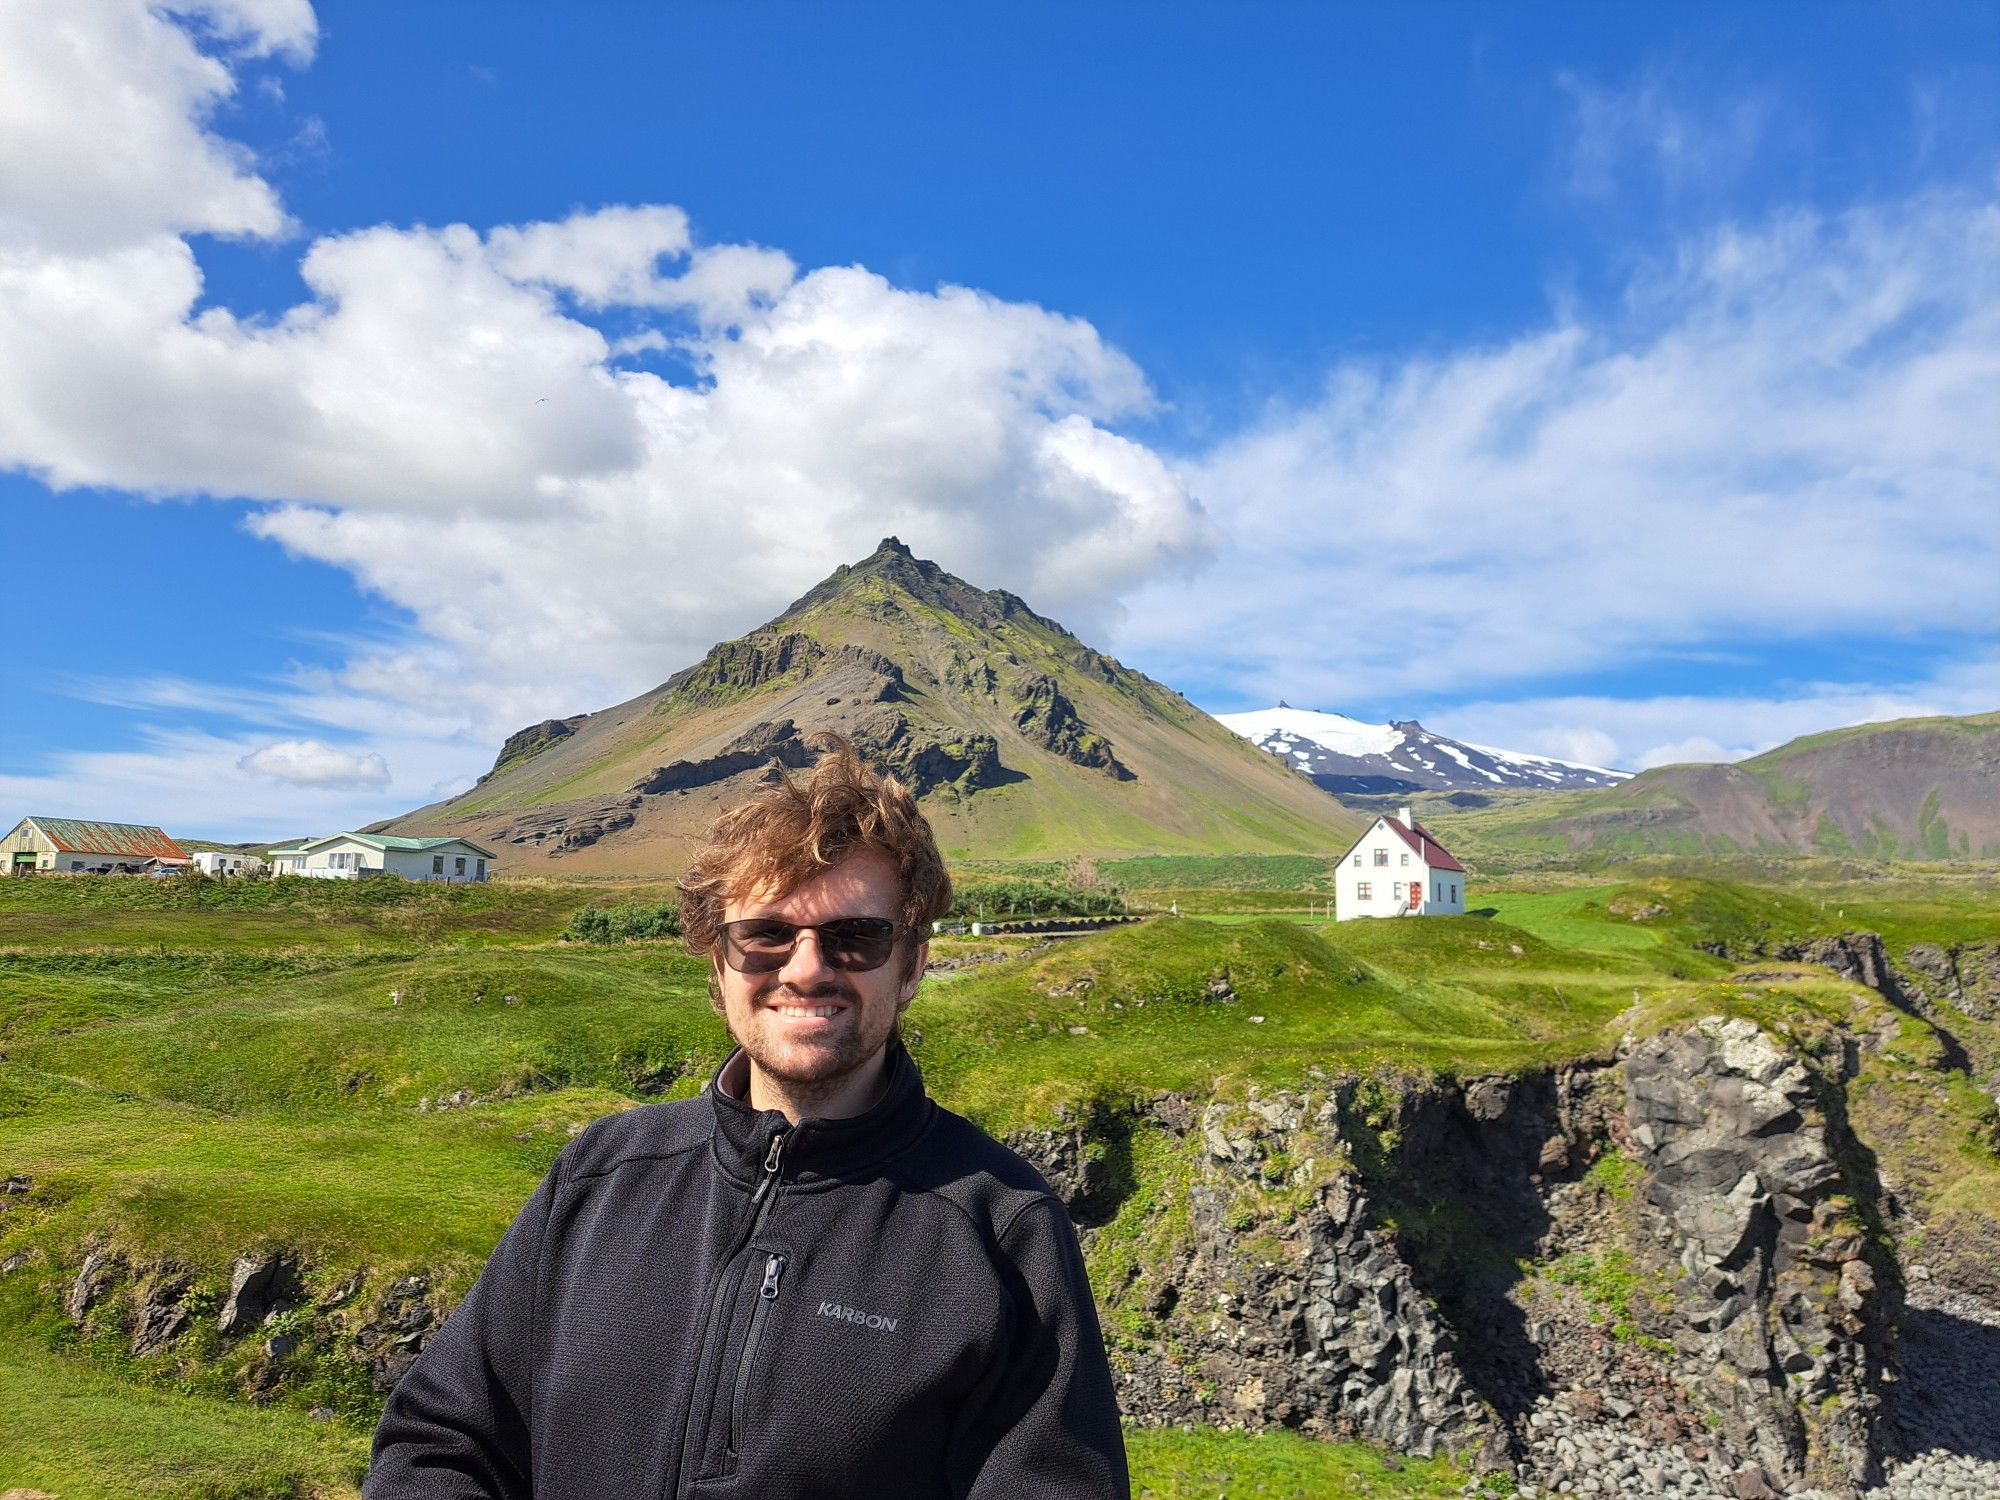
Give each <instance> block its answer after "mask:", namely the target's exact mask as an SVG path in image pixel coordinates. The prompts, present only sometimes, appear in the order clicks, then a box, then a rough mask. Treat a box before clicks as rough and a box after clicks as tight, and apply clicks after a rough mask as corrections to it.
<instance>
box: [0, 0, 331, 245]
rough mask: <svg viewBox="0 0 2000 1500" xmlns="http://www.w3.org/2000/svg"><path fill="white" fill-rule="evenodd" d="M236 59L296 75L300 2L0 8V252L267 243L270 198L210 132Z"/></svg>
mask: <svg viewBox="0 0 2000 1500" xmlns="http://www.w3.org/2000/svg"><path fill="white" fill-rule="evenodd" d="M167 10H172V11H174V12H177V13H178V14H179V16H180V17H181V18H182V20H183V21H185V22H192V23H194V24H195V25H196V26H197V27H198V28H199V29H201V30H203V31H205V32H206V33H207V34H208V35H210V36H211V37H213V38H214V39H216V40H217V41H219V42H220V43H222V44H223V45H224V46H226V47H228V48H230V49H232V50H233V52H234V54H236V55H238V56H240V55H245V54H247V55H252V56H265V55H269V54H273V53H277V54H282V55H284V56H285V57H287V58H288V59H290V60H292V61H294V62H303V61H304V60H305V59H306V58H307V57H309V56H310V55H311V53H312V48H313V43H314V39H315V35H316V29H315V23H314V20H313V14H312V8H311V6H310V5H308V4H306V3H305V0H183V3H179V4H175V5H172V6H169V7H161V6H155V5H149V4H147V3H146V0H92V3H91V4H87V5H78V4H76V3H74V0H11V3H9V4H7V5H5V6H0V241H5V240H12V241H14V242H16V243H17V244H18V243H20V242H23V241H26V242H28V243H31V244H37V245H41V246H45V247H51V248H53V249H56V250H59V251H61V252H65V253H68V254H77V255H90V254H109V253H112V252H115V251H117V250H119V249H120V248H123V247H127V246H130V245H132V244H134V243H137V242H139V241H143V240H144V239H146V238H147V237H149V236H151V235H153V234H156V233H158V232H160V231H162V230H165V231H174V232H182V231H188V232H196V231H198V232H204V233H210V234H225V235H252V236H269V235H274V234H277V233H279V232H280V231H281V230H282V229H283V228H284V227H285V214H284V210H283V208H282V207H281V206H280V204H279V201H278V195H277V194H276V192H274V191H273V190H272V188H271V186H270V184H269V183H267V182H265V181H264V180H263V179H262V178H261V177H259V176H258V175H257V173H256V171H255V170H254V169H253V166H252V163H251V162H250V159H249V153H248V152H246V151H245V150H243V149H242V148H241V147H240V146H237V145H235V144H233V143H231V142H229V141H227V140H225V139H223V138H222V137H220V136H218V135H217V134H215V133H214V132H213V131H211V130H209V129H208V128H206V127H207V121H208V119H209V116H210V115H211V114H212V113H213V112H214V110H215V109H216V107H217V106H218V105H219V104H221V103H222V102H223V101H224V100H226V99H227V98H229V96H230V95H231V94H233V93H234V92H235V90H236V77H235V74H234V72H233V71H232V68H231V66H230V61H229V60H228V59H226V58H222V57H216V56H213V55H209V54H207V53H204V52H203V51H202V50H201V49H200V48H199V47H198V46H197V45H196V41H195V37H194V35H193V34H191V32H190V30H189V28H188V26H187V25H184V24H176V22H175V20H174V19H173V18H171V17H170V16H169V15H167V14H166V13H165V12H166V11H167Z"/></svg>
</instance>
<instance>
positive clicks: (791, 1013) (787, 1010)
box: [771, 1005, 845, 1021]
mask: <svg viewBox="0 0 2000 1500" xmlns="http://www.w3.org/2000/svg"><path fill="white" fill-rule="evenodd" d="M844 1008H845V1007H843V1006H839V1005H774V1006H772V1007H771V1009H772V1010H774V1011H776V1012H777V1013H778V1014H779V1015H781V1016H785V1017H787V1018H789V1019H791V1020H794V1021H805V1020H812V1019H821V1020H824V1019H826V1018H827V1017H830V1016H837V1015H839V1014H840V1012H841V1011H842V1010H843V1009H844Z"/></svg>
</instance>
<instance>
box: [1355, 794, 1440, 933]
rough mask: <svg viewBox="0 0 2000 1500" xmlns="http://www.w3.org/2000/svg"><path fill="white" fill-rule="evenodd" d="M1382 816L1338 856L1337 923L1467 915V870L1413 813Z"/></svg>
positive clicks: (1404, 809) (1406, 810) (1403, 810)
mask: <svg viewBox="0 0 2000 1500" xmlns="http://www.w3.org/2000/svg"><path fill="white" fill-rule="evenodd" d="M1398 811H1399V812H1400V813H1401V816H1400V817H1390V816H1389V815H1388V814H1387V813H1384V814H1383V815H1382V816H1381V817H1379V818H1377V819H1376V820H1375V822H1374V823H1373V824H1372V825H1371V826H1370V827H1369V829H1368V831H1367V832H1366V833H1364V834H1362V835H1361V837H1360V838H1358V839H1356V840H1355V842H1354V847H1353V848H1351V849H1349V850H1348V851H1347V852H1346V853H1345V854H1343V855H1341V857H1340V867H1339V868H1338V869H1337V870H1336V871H1335V872H1334V880H1333V910H1334V919H1335V920H1336V921H1340V922H1350V921H1352V920H1353V919H1354V918H1356V917H1459V916H1463V915H1465V866H1464V865H1462V864H1460V863H1459V862H1458V861H1457V860H1455V859H1453V858H1452V857H1451V855H1450V854H1449V853H1447V852H1446V850H1445V847H1444V845H1443V844H1440V843H1439V842H1438V841H1437V839H1436V838H1435V837H1434V836H1433V835H1432V834H1431V831H1430V830H1429V829H1428V828H1426V827H1424V825H1423V824H1421V823H1419V822H1418V821H1417V820H1416V819H1415V818H1414V817H1413V816H1411V813H1410V810H1409V809H1408V808H1407V807H1405V808H1401V809H1399V810H1398Z"/></svg>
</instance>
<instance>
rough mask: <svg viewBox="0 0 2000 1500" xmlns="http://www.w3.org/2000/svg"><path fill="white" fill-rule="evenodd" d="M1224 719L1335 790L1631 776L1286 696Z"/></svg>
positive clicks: (1604, 781) (1552, 783) (1607, 782)
mask: <svg viewBox="0 0 2000 1500" xmlns="http://www.w3.org/2000/svg"><path fill="white" fill-rule="evenodd" d="M1215 717H1216V718H1217V719H1218V720H1220V721H1221V722H1222V723H1223V724H1226V725H1227V726H1228V727H1229V728H1231V729H1233V730H1235V731H1236V732H1237V733H1238V734H1240V735H1242V736H1243V737H1244V738H1245V739H1247V740H1249V741H1250V742H1251V743H1253V744H1255V745H1258V746H1261V747H1262V748H1263V749H1266V750H1268V751H1270V752H1271V753H1272V754H1273V755H1277V756H1282V757H1283V758H1284V759H1286V760H1287V761H1289V762H1290V763H1291V764H1292V766H1293V767H1294V768H1295V769H1297V770H1299V771H1302V772H1304V773H1305V774H1306V775H1307V776H1310V777H1311V778H1312V779H1313V780H1314V781H1315V782H1316V783H1318V784H1319V785H1320V786H1321V787H1323V788H1324V789H1325V790H1327V791H1329V792H1333V793H1335V794H1336V795H1347V796H1362V797H1384V796H1394V795H1397V794H1399V793H1407V792H1456V791H1492V790H1495V789H1497V788H1501V787H1537V788H1542V789H1544V790H1549V791H1557V790H1566V789H1569V788H1572V787H1590V786H1615V785H1617V784H1618V783H1619V782H1621V781H1624V780H1626V779H1628V778H1629V777H1630V776H1631V774H1632V773H1631V772H1630V771H1613V770H1610V769H1608V768H1606V767H1604V766H1586V765H1583V764H1581V763H1579V762H1577V761H1572V760H1556V759H1554V758H1553V757H1551V756H1547V755H1527V754H1524V753H1522V752H1521V751H1518V750H1496V749H1494V748H1493V747H1492V746H1490V745H1468V744H1466V743H1465V742H1463V741H1462V740H1453V739H1447V738H1445V737H1444V736H1443V735H1441V734H1432V733H1431V732H1430V731H1429V730H1428V729H1426V728H1424V726H1423V725H1421V724H1419V723H1418V722H1417V721H1416V720H1415V719H1404V720H1401V721H1400V722H1396V723H1390V724H1364V723H1362V722H1361V721H1360V720H1359V719H1350V718H1348V717H1347V716H1346V715H1345V714H1323V713H1315V712H1314V711H1312V710H1311V709H1304V708H1293V707H1292V706H1291V705H1290V704H1289V703H1285V702H1283V701H1280V702H1279V704H1278V706H1277V707H1276V708H1264V709H1258V710H1256V711H1255V712H1253V713H1244V714H1217V715H1216V716H1215Z"/></svg>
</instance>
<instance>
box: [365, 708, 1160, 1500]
mask: <svg viewBox="0 0 2000 1500" xmlns="http://www.w3.org/2000/svg"><path fill="white" fill-rule="evenodd" d="M681 892H682V908H681V912H682V924H683V931H684V933H685V936H686V940H687V943H688V946H689V947H690V949H692V950H693V951H695V952H697V953H700V954H703V955H705V956H706V957H708V958H709V960H710V962H711V964H712V971H711V981H710V988H711V993H712V995H713V997H714V999H715V1002H716V1005H717V1007H718V1009H720V1010H721V1012H722V1013H723V1016H724V1017H725V1019H726V1020H727V1022H728V1025H729V1030H730V1034H731V1035H732V1036H733V1037H734V1038H735V1040H736V1043H737V1048H736V1050H735V1051H734V1052H732V1053H731V1054H730V1056H729V1058H728V1060H727V1061H725V1062H724V1063H723V1065H722V1067H721V1068H720V1069H719V1070H718V1072H717V1073H716V1076H715V1079H714V1081H713V1082H712V1083H711V1084H710V1085H709V1089H708V1092H707V1094H705V1095H704V1096H703V1097H701V1098H699V1099H694V1100H689V1101H686V1102H682V1103H675V1104H659V1105H652V1106H648V1107H646V1108H643V1109H634V1110H630V1111H627V1112H625V1113H623V1114H618V1115H613V1116H611V1117H609V1118H608V1119H603V1120H599V1121H597V1122H596V1123H595V1124H594V1125H592V1126H591V1127H590V1128H589V1129H588V1130H586V1131H584V1132H583V1133H582V1134H581V1135H580V1136H578V1137H577V1139H576V1140H575V1141H573V1142H571V1143H570V1145H569V1147H568V1148H567V1149H565V1150H564V1152H563V1154H562V1157H561V1158H560V1159H559V1160H558V1161H557V1163H556V1165H555V1167H554V1169H553V1170H552V1171H551V1172H550V1173H549V1175H548V1177H547V1178H546V1179H545V1180H544V1181H543V1182H542V1184H541V1186H540V1187H539V1188H537V1189H536V1191H535V1194H534V1196H533V1197H532V1198H531V1199H530V1200H529V1202H528V1205H527V1207H526V1208H524V1209H523V1210H522V1211H521V1214H520V1216H519V1217H518V1218H517V1219H516V1220H515V1221H514V1224H513V1226H512V1227H511V1228H510V1229H509V1230H508V1231H507V1234H506V1236H505V1237H504V1238H503V1239H502V1240H501V1242H500V1245H499V1247H498V1248H497V1249H496V1250H495V1251H494V1253H493V1257H492V1259H491V1260H490V1261H489V1262H488V1263H487V1266H486V1269H485V1271H484V1272H483V1273H482V1274H481V1275H480V1278H479V1281H478V1284H477V1285H475V1286H474V1287H473V1289H472V1291H471V1293H470V1294H469V1295H468V1296H467V1297H466V1299H465V1302H464V1303H463V1304H462V1305H461V1306H460V1307H459V1309H458V1311H457V1312H456V1313H455V1314H454V1315H453V1316H452V1318H451V1320H450V1321H449V1322H448V1323H446V1325H445V1326H444V1328H443V1329H441V1330H440V1331H439V1332H438V1334H437V1336H436V1337H435V1338H434V1339H433V1340H432V1341H431V1344H430V1347H429V1348H427V1349H426V1350H425V1351H424V1354H423V1357H422V1358H421V1359H420V1360H418V1362H417V1363H416V1365H415V1366H414V1367H413V1368H412V1369H411V1370H410V1372H409V1374H408V1375H407V1376H405V1377H404V1379H403V1381H402V1383H401V1384H399V1385H398V1386H397V1387H396V1390H395V1392H394V1394H393V1395H391V1397H390V1398H389V1403H388V1407H387V1409H386V1410H385V1411H384V1412H383V1415H382V1424H381V1427H380V1428H379V1429H378V1430H377V1432H376V1435H375V1453H374V1467H373V1469H372V1471H371V1472H370V1474H369V1478H368V1483H367V1488H366V1491H365V1493H366V1495H367V1496H368V1497H369V1500H397V1497H403V1496H411V1497H419V1496H421V1497H432V1496H436V1497H444V1496H451V1497H461V1496H466V1497H469V1496H506V1497H516V1496H522V1497H525V1496H535V1497H538V1500H571V1497H583V1496H602V1497H607V1500H609V1497H615V1500H628V1497H634V1496H643V1497H647V1500H654V1497H659V1500H698V1497H710V1496H743V1497H758V1500H790V1497H807V1496H811V1497H816V1500H817V1497H825V1500H836V1497H847V1496H853V1497H861V1496H867V1497H871V1500H879V1497H899V1496H922V1497H933V1496H935V1497H968V1500H1001V1497H1005V1500H1033V1497H1049V1500H1056V1497H1062V1500H1095V1497H1101V1496H1115V1497H1123V1496H1125V1495H1127V1493H1128V1488H1127V1481H1126V1475H1125V1454H1124V1447H1123V1442H1122V1439H1121V1437H1120V1433H1119V1426H1118V1411H1117V1406H1116V1402H1115V1399H1114V1397H1113V1395H1112V1389H1111V1377H1110V1371H1109V1369H1108V1367H1107V1365H1106V1363H1105V1358H1104V1346H1103V1342H1102V1338H1101V1336H1100V1334H1099V1332H1098V1327H1097V1317H1096V1312H1095V1310H1094V1308H1093V1307H1092V1304H1091V1300H1090V1287H1089V1284H1088V1282H1087V1281H1086V1280H1085V1278H1084V1271H1083V1262H1082V1257H1081V1255H1080V1254H1079V1253H1078V1250H1077V1244H1076V1236H1075V1233H1074V1231H1073V1230H1072V1229H1071V1227H1070V1223H1069V1220H1068V1218H1067V1216H1066V1215H1065V1213H1064V1211H1063V1207H1062V1204H1061V1203H1060V1202H1059V1201H1057V1199H1056V1198H1055V1197H1054V1196H1053V1195H1052V1194H1051V1193H1050V1192H1049V1190H1048V1187H1047V1185H1046V1184H1045V1183H1044V1182H1043V1181H1042V1179H1041V1178H1040V1177H1039V1176H1037V1175H1036V1173H1035V1172H1034V1170H1033V1169H1032V1168H1030V1167H1029V1166H1028V1165H1027V1164H1026V1163H1025V1162H1023V1161H1022V1160H1021V1159H1020V1158H1019V1157H1017V1156H1015V1155H1014V1154H1013V1153H1012V1152H1010V1151H1008V1150H1007V1149H1006V1148H1005V1147H1002V1146H1000V1145H998V1144H997V1143H995V1142H994V1141H993V1140H991V1139H990V1138H988V1137H987V1136H986V1135H984V1134H983V1133H981V1132H980V1131H979V1130H978V1129H977V1128H976V1127H975V1126H973V1125H971V1124H969V1123H968V1122H967V1121H965V1120H962V1119H960V1118H959V1117H958V1116H956V1115H953V1114H951V1113H950V1112H949V1111H947V1110H944V1109H941V1108H939V1107H938V1106H937V1105H936V1104H934V1103H933V1102H932V1101H931V1100H930V1099H929V1098H927V1097H926V1096H925V1093H924V1088H923V1082H922V1080H921V1079H920V1078H919V1077H918V1074H917V1069H916V1065H915V1064H914V1063H913V1062H912V1061H911V1059H910V1055H909V1053H908V1052H907V1051H905V1050H904V1048H903V1044H902V1041H901V1038H900V1034H899V1028H898V1021H899V1018H900V1017H901V1015H902V1013H903V1011H904V1009H905V1008H907V1007H908V1005H909V1003H910V1001H911V1000H912V999H913V998H914V997H915V995H916V992H917V985H918V983H919V982H920V981H921V979H922V977H923V971H924V961H925V958H926V956H927V954H928V951H929V945H928V943H927V941H926V940H925V935H926V934H927V933H928V932H929V931H930V926H931V923H932V921H933V920H934V919H936V918H937V917H939V916H941V915H942V914H943V913H944V911H945V909H946V908H947V907H948V906H949V905H950V901H951V885H950V881H949V879H948V878H947V876H946V874H945V870H944V864H943V861H942V859H941V858H940V857H939V855H938V850H937V845H936V843H935V841H934V840H933V838H932V836H931V831H930V827H929V825H928V824H927V823H926V822H925V820H924V817H923V815H922V813H921V812H919V811H918V809H917V806H916V803H915V801H914V799H912V798H911V796H910V794H909V793H908V792H907V791H906V790H905V789H904V788H903V787H902V786H901V785H899V784H898V783H897V782H896V781H894V780H893V779H888V780H880V779H877V778H876V777H875V776H873V775H872V774H871V773H870V772H869V771H868V770H867V769H866V768H865V767H864V766H862V765H861V763H860V762H859V761H858V760H856V759H855V758H854V756H853V754H852V752H851V751H849V750H848V749H847V747H846V746H845V745H838V746H836V748H835V749H834V750H833V751H832V752H831V753H829V754H827V755H826V756H824V757H823V758H822V759H821V760H820V762H819V764H818V766H817V767H816V768H815V769H814V770H813V772H812V773H811V775H810V776H809V777H808V778H806V779H805V780H803V781H797V780H794V779H792V778H789V777H787V778H783V779H781V780H780V781H779V782H778V783H776V784H774V785H773V786H771V787H770V788H768V789H767V790H765V791H764V792H762V793H760V794H759V795H758V796H756V797H755V798H753V799H752V800H751V801H749V802H748V803H746V804H744V805H743V806H741V807H738V808H736V809H734V810H733V811H731V812H729V813H726V814H724V815H723V817H722V818H720V819H719V820H718V821H717V823H716V825H715V828H714V830H713V831H712V833H711V836H710V841H709V843H708V845H707V847H705V848H704V849H703V850H702V852H701V853H700V855H699V856H698V857H697V858H696V860H695V862H694V865H693V867H692V869H690V871H689V872H688V874H687V875H686V876H685V877H684V878H683V880H682V881H681Z"/></svg>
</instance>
